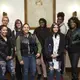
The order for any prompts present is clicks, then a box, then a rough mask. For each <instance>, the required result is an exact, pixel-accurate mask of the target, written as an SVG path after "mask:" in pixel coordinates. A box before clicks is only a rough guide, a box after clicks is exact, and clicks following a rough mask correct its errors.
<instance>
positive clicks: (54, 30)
mask: <svg viewBox="0 0 80 80" xmlns="http://www.w3.org/2000/svg"><path fill="white" fill-rule="evenodd" d="M58 30H59V27H58V26H57V25H55V26H54V28H53V32H54V33H57V32H58Z"/></svg>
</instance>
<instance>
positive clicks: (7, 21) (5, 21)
mask: <svg viewBox="0 0 80 80" xmlns="http://www.w3.org/2000/svg"><path fill="white" fill-rule="evenodd" d="M8 23H9V19H8V17H3V18H2V25H5V26H7V25H8Z"/></svg>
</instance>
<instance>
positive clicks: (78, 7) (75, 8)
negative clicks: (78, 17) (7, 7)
mask: <svg viewBox="0 0 80 80" xmlns="http://www.w3.org/2000/svg"><path fill="white" fill-rule="evenodd" d="M70 10H71V12H75V11H76V12H79V10H80V6H79V5H78V4H73V5H72V6H71V8H70Z"/></svg>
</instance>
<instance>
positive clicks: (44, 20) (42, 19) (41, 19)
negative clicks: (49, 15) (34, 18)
mask: <svg viewBox="0 0 80 80" xmlns="http://www.w3.org/2000/svg"><path fill="white" fill-rule="evenodd" d="M40 21H43V22H44V23H45V27H46V25H47V21H46V19H44V18H40V19H39V24H40Z"/></svg>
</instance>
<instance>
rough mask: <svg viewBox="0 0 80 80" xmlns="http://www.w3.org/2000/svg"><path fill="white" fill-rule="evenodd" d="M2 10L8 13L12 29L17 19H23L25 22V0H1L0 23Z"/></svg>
mask: <svg viewBox="0 0 80 80" xmlns="http://www.w3.org/2000/svg"><path fill="white" fill-rule="evenodd" d="M2 11H5V12H7V13H8V16H9V19H10V23H9V27H10V28H11V29H13V28H14V22H15V20H16V19H21V21H22V22H24V0H0V24H1V18H2Z"/></svg>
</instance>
